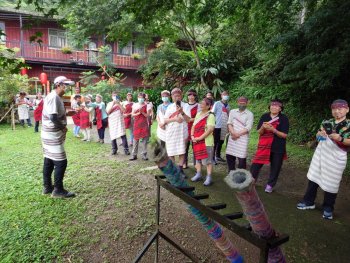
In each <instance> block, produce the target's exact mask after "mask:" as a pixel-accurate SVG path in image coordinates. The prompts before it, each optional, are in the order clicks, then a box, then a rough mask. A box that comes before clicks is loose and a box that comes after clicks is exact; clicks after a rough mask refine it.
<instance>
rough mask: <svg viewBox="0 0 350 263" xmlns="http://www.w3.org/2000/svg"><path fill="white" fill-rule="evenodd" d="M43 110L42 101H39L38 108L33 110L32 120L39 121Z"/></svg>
mask: <svg viewBox="0 0 350 263" xmlns="http://www.w3.org/2000/svg"><path fill="white" fill-rule="evenodd" d="M43 108H44V100H41V101H40V103H39V105H38V107H37V108H36V109H35V110H34V120H35V121H41V117H42V113H43Z"/></svg>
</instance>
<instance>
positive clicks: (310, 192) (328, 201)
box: [303, 180, 337, 212]
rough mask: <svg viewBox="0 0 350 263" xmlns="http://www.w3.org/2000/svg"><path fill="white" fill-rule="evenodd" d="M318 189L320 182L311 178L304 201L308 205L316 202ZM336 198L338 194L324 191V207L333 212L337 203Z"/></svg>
mask: <svg viewBox="0 0 350 263" xmlns="http://www.w3.org/2000/svg"><path fill="white" fill-rule="evenodd" d="M317 189H318V184H316V183H314V182H312V181H310V180H309V184H308V185H307V189H306V193H305V195H304V199H303V201H304V202H305V203H306V204H307V205H313V204H314V203H315V199H316V195H317ZM336 198H337V194H333V193H329V192H324V197H323V209H324V210H325V211H327V212H332V211H333V210H334V204H335V199H336Z"/></svg>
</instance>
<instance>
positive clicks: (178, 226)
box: [78, 155, 350, 263]
mask: <svg viewBox="0 0 350 263" xmlns="http://www.w3.org/2000/svg"><path fill="white" fill-rule="evenodd" d="M108 158H111V157H108ZM116 159H117V162H118V163H121V164H122V172H123V174H122V175H119V178H118V179H115V180H111V182H109V183H108V184H107V185H108V186H107V187H106V189H105V191H108V192H110V193H113V194H109V195H106V196H105V198H104V201H103V203H104V204H103V205H101V204H100V203H97V204H95V205H96V207H98V208H99V209H95V210H94V209H92V210H91V211H89V212H88V214H89V216H92V217H94V220H93V222H91V223H87V232H88V233H87V236H89V237H90V238H91V239H92V240H89V242H88V244H85V245H84V244H83V245H82V253H80V254H79V255H78V256H79V258H81V259H82V261H83V262H131V261H132V260H133V259H134V258H135V256H136V255H137V254H138V252H139V251H140V250H141V249H142V247H143V246H144V244H145V243H146V242H147V240H148V238H149V237H150V236H151V235H152V233H153V231H154V230H155V190H156V189H155V188H156V182H155V179H154V175H156V174H159V171H158V170H157V169H154V164H153V163H152V162H136V163H131V162H129V161H128V160H127V157H125V156H123V155H119V156H117V157H116ZM147 167H151V168H149V169H144V168H147ZM152 167H153V168H152ZM268 171H269V167H268V166H266V167H264V168H263V169H262V171H261V175H260V178H259V181H258V192H259V194H260V196H261V198H262V201H263V202H264V204H265V205H266V209H267V211H268V213H269V214H270V215H271V221H272V223H273V224H274V225H275V226H276V227H277V229H278V230H280V231H282V232H285V233H289V234H290V235H291V241H290V242H289V243H287V244H286V245H285V246H283V247H284V248H285V249H286V252H287V253H286V257H287V260H288V262H298V263H299V262H310V261H308V259H310V258H314V259H315V261H314V262H327V260H328V259H327V258H324V260H323V259H322V256H323V255H326V254H327V250H328V251H330V250H333V251H335V250H337V249H338V250H337V251H338V252H337V251H336V253H338V254H340V255H339V258H338V259H337V262H347V261H345V258H348V257H347V256H346V255H345V253H347V252H345V251H347V249H346V248H344V246H343V247H341V246H337V245H336V244H335V243H338V242H339V240H340V239H342V240H344V238H343V237H345V236H347V234H346V233H345V232H347V231H348V230H349V227H346V225H347V223H346V222H349V220H348V219H349V218H350V211H349V208H348V205H347V204H348V203H347V201H348V200H349V191H347V190H346V189H348V186H349V180H348V178H346V179H345V180H344V181H343V183H342V186H341V189H340V193H339V197H338V199H337V204H336V216H337V217H339V218H342V220H341V221H340V222H339V221H338V222H332V223H330V224H328V225H326V226H325V225H324V221H322V219H321V218H320V216H319V215H315V213H313V214H311V215H310V216H309V215H308V214H307V215H306V214H300V215H299V214H298V212H299V211H297V210H296V208H295V205H296V202H297V200H298V199H300V198H301V197H302V195H303V194H304V190H305V188H306V183H307V180H306V172H307V171H306V170H301V169H297V168H295V167H292V166H291V165H290V164H288V162H286V163H285V164H284V166H283V169H282V171H281V176H280V178H279V181H278V184H277V186H276V188H275V192H274V193H273V194H272V195H267V194H265V193H263V191H262V187H261V186H264V185H265V183H266V181H267V174H268ZM119 173H121V172H120V171H119ZM186 173H187V174H188V175H189V176H191V175H192V174H193V173H194V170H193V169H188V170H186ZM225 174H226V166H225V165H218V166H216V167H215V173H214V185H213V186H212V187H210V188H204V187H203V186H201V184H198V183H197V184H195V186H196V189H197V191H198V192H209V193H210V195H211V196H212V197H213V199H212V200H209V201H208V202H225V203H228V204H229V205H228V208H227V209H226V210H224V211H223V212H237V211H241V208H240V207H239V205H238V203H237V201H236V200H235V198H234V196H233V193H232V192H230V191H229V190H228V189H227V187H226V186H225V184H224V183H223V181H222V179H223V177H224V176H225ZM120 181H124V183H120ZM128 181H130V182H129V183H125V182H128ZM161 196H162V201H161V225H162V226H164V227H165V229H166V230H167V231H168V232H170V233H171V234H172V235H173V236H174V237H175V238H176V239H177V240H178V241H179V243H180V244H181V245H182V246H183V247H185V248H186V249H188V250H190V251H192V252H193V253H194V254H196V256H197V257H199V258H200V260H201V261H202V262H213V263H214V262H215V263H220V262H227V261H226V259H225V258H224V256H223V255H222V253H221V252H220V251H219V249H218V248H216V247H215V244H214V243H213V242H212V241H211V240H210V238H209V237H208V235H207V234H206V232H205V231H204V229H203V228H202V226H201V225H200V224H199V223H198V222H197V221H196V220H195V219H194V218H193V217H192V215H191V214H190V213H189V212H188V211H187V209H186V204H184V203H183V202H182V201H181V200H179V199H178V198H176V197H174V196H173V195H172V194H170V193H169V192H167V191H165V190H162V193H161ZM321 199H322V193H321V191H320V193H319V198H318V199H317V202H318V203H319V202H320V201H321ZM205 202H207V201H205ZM284 204H285V205H284ZM305 220H307V221H305ZM301 222H305V223H302V224H303V225H302V227H301V228H300V229H298V226H301V225H300V224H301ZM326 223H328V222H326ZM311 226H312V227H313V226H314V228H315V229H319V230H322V229H323V230H324V231H322V232H321V233H319V232H317V234H316V233H314V232H313V231H312V230H311V228H310V227H311ZM305 229H306V230H307V231H308V232H303V231H305ZM224 231H225V234H226V235H227V236H228V237H229V239H230V240H231V242H232V243H233V244H234V245H235V247H237V248H238V250H239V251H240V253H241V254H242V255H243V257H244V259H245V262H247V263H256V262H258V258H259V250H258V249H257V248H256V247H254V246H252V245H250V244H249V243H247V242H245V241H244V240H242V239H241V238H239V237H238V236H236V235H235V234H233V233H231V232H230V231H228V230H227V229H226V230H224ZM342 231H345V232H344V233H341V232H342ZM334 232H336V233H338V234H339V239H334V240H330V239H329V235H330V233H334ZM316 237H317V239H318V240H320V241H319V242H320V244H324V245H323V246H321V245H318V244H317V243H316V244H315V243H314V239H315V238H316ZM91 241H92V242H91ZM328 241H329V242H331V243H329V244H328V243H327V242H328ZM343 242H345V240H344V241H343ZM345 244H346V242H345ZM332 246H333V247H332ZM325 247H327V249H325ZM159 249H160V253H159V254H160V255H159V262H164V263H167V262H189V261H188V259H187V258H186V257H184V256H183V255H182V254H181V253H179V252H178V251H177V250H176V249H175V248H173V247H172V246H170V245H169V244H168V243H167V242H165V241H164V240H161V241H160V246H159ZM321 251H322V252H321ZM142 262H154V247H151V248H150V250H149V251H148V252H147V253H146V254H145V256H144V258H143V260H142Z"/></svg>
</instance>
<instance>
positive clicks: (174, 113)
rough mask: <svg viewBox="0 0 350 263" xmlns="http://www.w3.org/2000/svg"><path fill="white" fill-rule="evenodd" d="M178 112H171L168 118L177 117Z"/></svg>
mask: <svg viewBox="0 0 350 263" xmlns="http://www.w3.org/2000/svg"><path fill="white" fill-rule="evenodd" d="M179 114H180V111H178V110H177V111H175V112H173V113H172V114H171V115H170V116H169V119H173V118H176V117H177V115H179Z"/></svg>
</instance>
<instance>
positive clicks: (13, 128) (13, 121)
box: [11, 106, 16, 130]
mask: <svg viewBox="0 0 350 263" xmlns="http://www.w3.org/2000/svg"><path fill="white" fill-rule="evenodd" d="M11 128H12V130H16V123H15V107H14V106H13V107H12V110H11Z"/></svg>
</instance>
